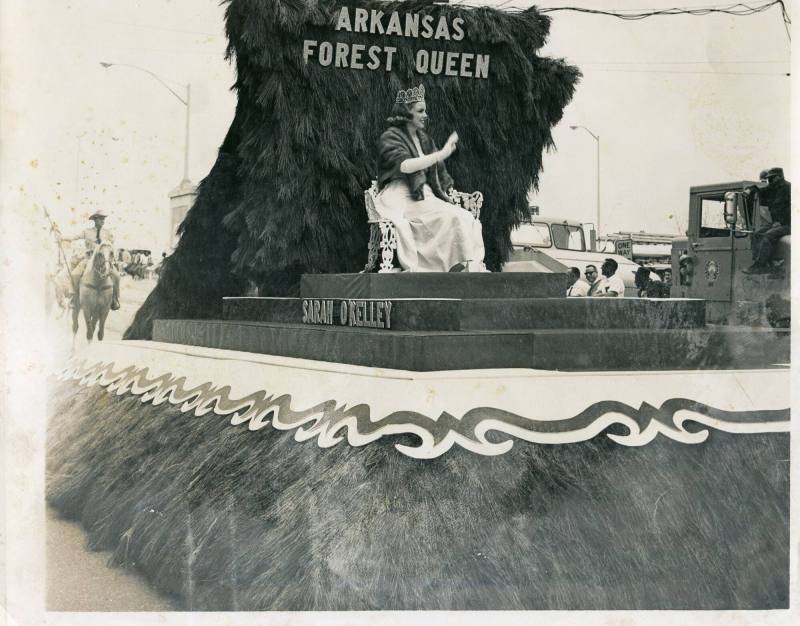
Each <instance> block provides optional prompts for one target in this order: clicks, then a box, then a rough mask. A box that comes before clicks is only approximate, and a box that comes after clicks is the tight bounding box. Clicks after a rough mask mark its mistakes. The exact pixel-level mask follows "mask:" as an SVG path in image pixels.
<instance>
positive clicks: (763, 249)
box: [742, 167, 792, 274]
mask: <svg viewBox="0 0 800 626" xmlns="http://www.w3.org/2000/svg"><path fill="white" fill-rule="evenodd" d="M761 180H762V182H763V181H764V180H766V182H767V186H766V187H763V188H761V189H759V188H758V187H755V186H753V187H749V188H748V189H747V192H748V194H749V195H750V196H753V195H754V194H755V193H756V191H758V193H759V198H760V201H761V203H762V204H766V205H767V206H768V207H769V213H770V215H771V217H772V224H769V225H767V226H764V227H762V228H759V229H758V230H757V231H756V232H754V233H753V264H752V265H751V266H750V267H748V268H747V269H745V270H742V271H743V272H744V273H745V274H769V273H770V272H772V267H771V261H772V254H773V252H774V250H775V245H776V244H777V242H778V240H780V238H781V237H783V236H785V235H788V234H790V233H791V229H792V214H791V206H792V186H791V183H789V181H787V180H786V179H784V177H783V168H780V167H773V168H771V169H769V170H766V171H765V172H762V173H761Z"/></svg>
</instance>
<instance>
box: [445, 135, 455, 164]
mask: <svg viewBox="0 0 800 626" xmlns="http://www.w3.org/2000/svg"><path fill="white" fill-rule="evenodd" d="M457 143H458V133H451V134H450V136H449V137H448V138H447V142H446V143H445V144H444V148H442V152H443V153H444V158H445V159H446V158H447V157H449V156H450V155H451V154H453V152H455V150H456V144H457Z"/></svg>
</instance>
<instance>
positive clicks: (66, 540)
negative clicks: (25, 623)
mask: <svg viewBox="0 0 800 626" xmlns="http://www.w3.org/2000/svg"><path fill="white" fill-rule="evenodd" d="M154 286H155V281H154V280H138V281H135V280H133V279H131V278H129V277H123V278H122V283H121V286H120V305H121V307H120V309H119V310H118V311H112V312H111V313H110V314H109V317H108V320H107V323H106V336H105V340H106V341H109V340H119V339H121V338H122V333H123V332H124V331H125V329H126V328H127V327H128V324H130V322H131V320H132V319H133V316H134V314H135V313H136V311H137V309H138V308H139V306H140V304H141V303H142V302H144V299H145V298H146V297H147V294H148V293H150V291H151V290H152V289H153V287H154ZM51 321H52V324H51V325H50V329H49V337H50V340H51V345H52V346H53V349H54V365H56V366H57V365H58V363H59V362H63V361H65V360H66V359H67V358H69V356H70V354H71V352H72V329H71V321H70V316H69V313H67V314H64V315H63V316H61V317H60V318H56V316H55V315H53V316H52V320H51ZM85 332H86V331H85V326H84V322H83V318H81V321H80V328H79V330H78V335H77V336H76V340H75V350H76V352H78V353H79V352H80V350H81V349H82V348H83V347H85V346H86V345H87V342H86V336H85ZM46 524H47V609H48V610H49V611H170V610H174V609H175V607H174V606H173V605H172V604H171V602H170V600H169V599H168V598H165V597H163V596H161V595H160V594H158V593H156V592H155V591H154V590H153V589H152V588H151V587H150V586H149V585H148V584H147V582H146V581H145V580H144V579H143V578H142V577H141V576H139V575H138V574H137V573H136V572H133V571H130V570H124V569H120V568H111V567H109V566H108V565H107V562H108V559H109V557H110V553H109V552H104V551H100V552H93V551H90V550H88V549H87V547H86V534H85V533H84V531H83V529H82V528H81V527H80V526H79V525H78V524H75V523H72V522H68V521H65V520H63V519H60V518H59V517H58V514H57V513H56V512H55V511H54V510H52V509H50V508H49V507H48V510H47V517H46Z"/></svg>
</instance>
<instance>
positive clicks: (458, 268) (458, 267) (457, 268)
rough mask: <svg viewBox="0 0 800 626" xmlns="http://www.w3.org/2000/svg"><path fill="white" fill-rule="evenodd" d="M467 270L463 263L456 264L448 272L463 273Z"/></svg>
mask: <svg viewBox="0 0 800 626" xmlns="http://www.w3.org/2000/svg"><path fill="white" fill-rule="evenodd" d="M465 269H467V266H466V265H464V264H463V263H456V264H455V265H454V266H453V267H451V268H450V269H449V270H448V272H463V271H464V270H465Z"/></svg>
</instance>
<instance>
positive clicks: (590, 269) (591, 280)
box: [583, 265, 602, 296]
mask: <svg viewBox="0 0 800 626" xmlns="http://www.w3.org/2000/svg"><path fill="white" fill-rule="evenodd" d="M583 273H584V275H585V276H586V282H587V283H588V284H589V293H587V294H586V295H588V296H593V295H595V293H596V292H597V289H598V287H600V283H601V282H602V280H601V279H600V277H599V276H598V275H597V266H596V265H587V266H586V269H585V270H584V272H583Z"/></svg>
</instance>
